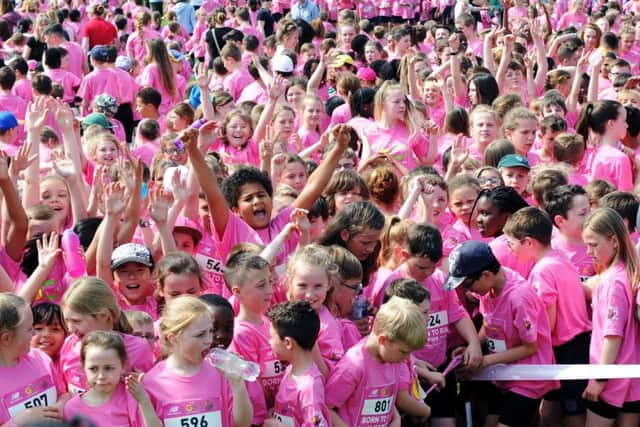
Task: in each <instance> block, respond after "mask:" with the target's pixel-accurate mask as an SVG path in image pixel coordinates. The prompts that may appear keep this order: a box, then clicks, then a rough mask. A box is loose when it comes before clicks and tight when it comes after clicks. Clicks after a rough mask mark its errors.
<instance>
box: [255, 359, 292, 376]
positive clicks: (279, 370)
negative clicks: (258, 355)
mask: <svg viewBox="0 0 640 427" xmlns="http://www.w3.org/2000/svg"><path fill="white" fill-rule="evenodd" d="M285 369H287V365H286V364H284V363H283V362H281V361H279V360H269V361H268V362H265V363H264V371H263V372H262V375H261V377H262V378H272V377H278V376H280V375H283V374H284V371H285Z"/></svg>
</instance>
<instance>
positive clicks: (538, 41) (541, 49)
mask: <svg viewBox="0 0 640 427" xmlns="http://www.w3.org/2000/svg"><path fill="white" fill-rule="evenodd" d="M532 27H533V28H532V29H531V36H532V37H533V45H534V49H535V53H536V61H537V63H538V71H537V72H536V78H535V87H536V89H537V88H542V87H544V84H545V81H546V79H547V71H549V63H548V62H547V53H546V50H545V46H544V31H545V30H544V28H543V27H542V23H541V22H540V21H539V20H537V19H535V20H534V21H533V24H532ZM534 96H535V95H534ZM531 99H533V98H531Z"/></svg>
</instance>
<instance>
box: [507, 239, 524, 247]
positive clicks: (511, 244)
mask: <svg viewBox="0 0 640 427" xmlns="http://www.w3.org/2000/svg"><path fill="white" fill-rule="evenodd" d="M525 239H526V237H525ZM525 239H515V240H511V239H507V246H508V247H509V249H513V247H514V246H515V243H514V242H516V241H517V242H519V243H520V244H522V242H523V241H524V240H525Z"/></svg>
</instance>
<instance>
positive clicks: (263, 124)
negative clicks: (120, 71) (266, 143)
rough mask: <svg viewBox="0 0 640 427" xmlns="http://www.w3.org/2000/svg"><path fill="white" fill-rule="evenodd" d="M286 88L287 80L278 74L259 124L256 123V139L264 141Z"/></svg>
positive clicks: (270, 89) (271, 85) (254, 137)
mask: <svg viewBox="0 0 640 427" xmlns="http://www.w3.org/2000/svg"><path fill="white" fill-rule="evenodd" d="M285 89H286V80H285V79H284V78H282V77H281V76H280V75H279V74H277V75H276V76H275V77H274V78H273V81H272V82H271V84H270V85H269V101H267V104H266V105H265V107H264V110H262V113H261V114H260V119H258V124H257V125H256V130H255V131H254V132H253V140H254V141H262V140H263V139H264V136H265V134H266V130H267V124H268V123H270V122H271V119H272V118H273V112H274V111H275V109H276V105H278V100H279V99H280V97H281V96H282V95H283V94H284V91H285Z"/></svg>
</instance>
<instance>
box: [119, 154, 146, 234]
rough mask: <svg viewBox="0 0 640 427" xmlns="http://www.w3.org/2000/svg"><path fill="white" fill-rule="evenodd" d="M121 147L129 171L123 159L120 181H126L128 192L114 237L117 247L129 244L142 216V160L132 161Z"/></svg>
mask: <svg viewBox="0 0 640 427" xmlns="http://www.w3.org/2000/svg"><path fill="white" fill-rule="evenodd" d="M122 146H123V149H124V150H125V152H126V154H125V155H126V157H127V158H128V160H129V167H130V168H131V169H128V168H127V167H126V162H125V160H124V159H123V160H122V165H123V167H122V168H121V170H122V176H121V177H120V179H121V180H125V179H126V180H127V181H126V182H127V187H128V190H129V191H128V195H127V204H126V207H125V211H124V214H123V219H124V221H123V222H122V224H120V230H119V231H118V235H117V236H116V243H117V244H119V245H122V244H124V243H127V242H130V241H131V239H133V235H134V234H135V232H136V229H137V228H138V221H139V219H140V217H141V214H142V172H143V166H142V160H140V159H133V158H132V157H131V156H129V153H128V147H127V145H126V144H123V145H122ZM125 174H126V177H125Z"/></svg>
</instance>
